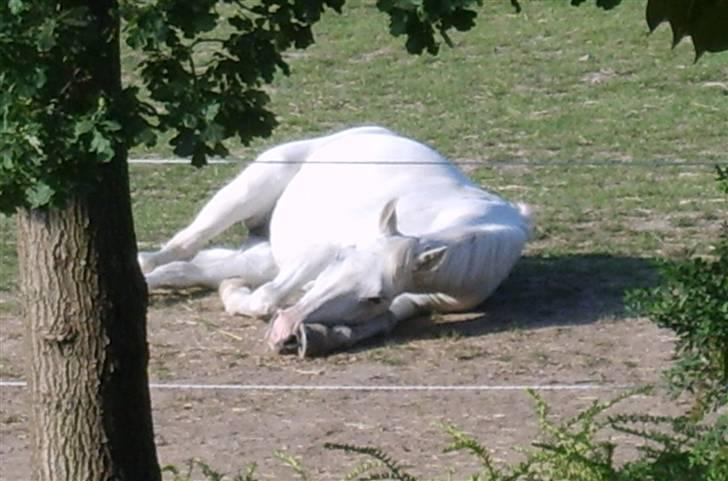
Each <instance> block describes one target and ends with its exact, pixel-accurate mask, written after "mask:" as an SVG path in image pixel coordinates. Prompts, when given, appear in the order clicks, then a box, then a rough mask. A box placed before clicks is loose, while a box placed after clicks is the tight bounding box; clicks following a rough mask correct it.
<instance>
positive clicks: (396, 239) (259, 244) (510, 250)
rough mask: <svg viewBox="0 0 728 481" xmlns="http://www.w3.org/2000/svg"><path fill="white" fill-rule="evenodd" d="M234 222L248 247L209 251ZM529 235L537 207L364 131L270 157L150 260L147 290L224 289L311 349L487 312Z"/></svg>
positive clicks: (437, 158)
mask: <svg viewBox="0 0 728 481" xmlns="http://www.w3.org/2000/svg"><path fill="white" fill-rule="evenodd" d="M236 222H243V223H244V224H245V225H246V226H247V227H248V229H249V230H250V232H251V236H250V237H249V238H248V240H247V241H246V242H245V243H244V244H243V245H242V246H241V248H239V249H238V250H230V249H219V248H215V249H208V250H200V249H201V248H202V247H203V245H204V244H205V243H206V242H207V241H208V240H210V239H211V238H213V237H214V236H216V235H218V234H219V233H221V232H222V231H223V230H225V229H226V228H228V227H229V226H231V225H232V224H234V223H236ZM529 230H530V218H529V214H528V209H527V208H526V206H524V205H521V204H512V203H510V202H507V201H505V200H503V199H501V198H500V197H498V196H496V195H494V194H491V193H488V192H486V191H485V190H483V189H481V188H480V187H479V186H477V185H475V184H474V183H472V182H471V181H470V180H468V179H467V178H466V177H465V176H464V175H463V174H462V173H461V172H460V171H459V170H458V169H457V168H456V167H455V166H454V165H453V164H451V163H450V162H449V161H448V160H447V159H445V158H444V157H443V156H442V155H440V154H439V153H437V152H435V151H434V150H432V149H431V148H429V147H427V146H425V145H423V144H421V143H419V142H416V141H414V140H411V139H408V138H406V137H402V136H399V135H397V134H396V133H394V132H391V131H389V130H387V129H384V128H381V127H360V128H354V129H349V130H345V131H342V132H339V133H336V134H333V135H330V136H326V137H319V138H314V139H310V140H302V141H297V142H290V143H286V144H283V145H279V146H277V147H274V148H271V149H270V150H267V151H265V152H264V153H262V154H261V155H260V156H259V157H258V158H257V159H256V161H255V162H254V163H252V164H250V165H249V166H248V167H247V168H246V169H245V170H243V172H242V173H241V174H240V175H239V176H238V177H237V178H235V179H234V180H233V181H232V182H231V183H230V184H228V185H227V186H225V187H224V188H222V189H221V190H220V191H219V192H218V193H217V194H215V196H214V197H213V198H212V199H211V200H210V201H209V202H208V203H207V204H206V205H205V206H204V207H203V208H202V210H201V211H200V213H199V214H198V215H197V216H196V218H195V219H194V221H193V222H192V223H191V224H190V225H189V226H188V227H186V228H185V229H183V230H181V231H180V232H178V233H177V234H176V235H175V236H174V237H173V238H172V239H171V240H170V241H169V242H167V243H166V244H165V245H164V246H163V247H162V248H161V250H159V251H157V252H154V253H141V254H140V256H139V261H140V264H141V267H142V271H143V272H144V273H145V275H146V279H147V283H148V285H149V287H150V288H156V287H158V286H171V287H182V286H191V285H205V286H210V287H213V288H219V292H220V296H221V298H222V302H223V304H224V306H225V310H226V311H227V312H228V313H230V314H242V315H247V316H252V317H259V318H266V317H273V319H272V322H271V324H270V328H269V330H268V333H267V336H266V337H267V341H268V343H269V345H270V346H271V347H272V348H273V349H275V350H277V351H279V352H280V351H286V350H290V349H291V348H297V349H298V352H299V354H300V355H302V356H304V355H313V354H320V353H324V352H327V351H329V350H332V349H341V348H344V347H348V346H350V345H352V344H354V343H356V342H359V341H361V340H363V339H366V338H368V337H371V336H374V335H377V334H381V333H386V332H389V331H390V330H391V329H392V328H393V327H394V326H395V325H396V324H397V323H398V322H399V321H401V320H403V319H407V318H410V317H412V316H414V315H416V314H419V313H422V312H426V311H439V312H457V311H466V310H468V309H471V308H473V307H475V306H477V305H478V304H480V303H481V302H483V301H484V300H485V299H486V298H487V297H488V296H489V295H490V294H491V293H492V292H493V291H494V290H495V289H496V287H497V286H498V285H499V284H500V283H501V282H502V281H503V280H504V279H505V277H506V276H507V275H508V274H509V272H510V271H511V269H512V268H513V266H514V264H515V263H516V261H517V260H518V259H519V257H520V255H521V251H522V250H523V247H524V245H525V243H526V241H527V239H528V236H529ZM260 232H262V233H263V235H262V236H258V235H256V234H257V233H260Z"/></svg>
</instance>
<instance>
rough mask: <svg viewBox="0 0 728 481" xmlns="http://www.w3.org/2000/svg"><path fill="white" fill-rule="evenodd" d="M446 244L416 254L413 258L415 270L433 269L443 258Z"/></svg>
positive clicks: (438, 265)
mask: <svg viewBox="0 0 728 481" xmlns="http://www.w3.org/2000/svg"><path fill="white" fill-rule="evenodd" d="M446 252H447V247H446V246H441V247H435V248H432V249H428V250H426V251H424V252H420V253H419V254H417V258H416V259H415V272H425V271H434V270H435V269H437V268H438V267H440V264H441V263H442V260H443V259H444V258H445V253H446Z"/></svg>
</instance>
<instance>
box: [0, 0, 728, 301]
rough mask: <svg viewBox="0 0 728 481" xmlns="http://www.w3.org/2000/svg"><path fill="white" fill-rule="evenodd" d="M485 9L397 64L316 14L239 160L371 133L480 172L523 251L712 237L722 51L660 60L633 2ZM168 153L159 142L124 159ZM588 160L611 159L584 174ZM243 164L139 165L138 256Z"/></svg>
mask: <svg viewBox="0 0 728 481" xmlns="http://www.w3.org/2000/svg"><path fill="white" fill-rule="evenodd" d="M487 3H488V5H487V6H486V7H483V9H482V12H481V14H480V21H479V23H478V26H477V27H476V29H475V30H474V31H472V32H468V33H465V34H458V35H457V36H456V37H454V38H455V43H456V47H455V48H453V49H450V48H447V47H445V48H443V49H442V51H441V53H440V55H439V56H437V57H431V56H422V57H414V56H410V55H408V54H406V53H405V51H404V48H403V46H402V45H401V42H400V40H398V39H393V38H390V36H389V34H388V32H387V28H386V18H385V17H384V16H383V15H382V14H380V13H378V12H377V11H376V9H375V8H374V7H373V6H372V5H371V4H369V3H367V2H361V1H353V2H350V4H349V5H348V6H347V8H346V9H345V12H344V14H343V15H336V14H333V13H332V14H329V15H327V17H326V18H325V19H324V21H323V22H322V23H321V25H320V26H319V27H318V28H317V29H316V37H317V40H318V42H317V44H316V45H315V46H313V47H312V48H310V49H309V50H307V51H302V52H291V53H290V54H289V55H288V59H289V61H290V63H291V65H292V70H293V74H292V75H291V76H290V77H287V78H279V79H278V81H277V82H276V83H275V84H274V85H273V86H272V87H270V93H271V97H272V100H273V104H272V108H273V110H274V111H275V112H276V113H277V114H278V117H279V121H280V127H279V128H278V129H277V130H276V132H275V134H274V136H273V138H272V139H265V140H260V141H258V142H257V143H256V144H255V145H253V146H251V147H249V148H245V147H243V146H241V145H236V144H234V143H233V144H231V148H232V151H233V153H234V155H235V156H236V157H239V158H242V159H250V158H252V157H253V156H254V155H255V153H256V152H258V151H260V149H261V148H263V147H265V146H267V145H271V144H274V143H276V142H279V141H282V140H286V139H291V138H296V137H300V136H306V135H311V134H315V133H321V132H328V131H331V130H334V129H337V128H342V127H344V126H350V125H356V124H363V123H377V124H382V125H386V126H388V127H390V128H393V129H395V130H399V131H400V132H403V133H405V134H407V135H410V136H412V137H415V138H417V139H420V140H423V141H426V142H428V143H430V144H431V145H433V146H435V147H436V148H438V149H439V150H440V151H441V152H443V153H444V154H446V155H447V156H449V157H450V158H452V159H456V160H466V159H467V160H469V161H480V162H482V164H481V165H480V166H478V165H475V166H472V165H470V166H469V170H470V171H471V174H472V175H473V176H474V177H475V178H477V179H478V180H480V181H482V183H483V184H485V185H487V186H488V187H489V188H491V189H493V190H495V191H497V192H500V193H503V194H504V195H506V196H508V197H510V198H514V199H518V200H521V201H526V202H529V203H531V204H533V205H534V207H535V208H536V210H537V212H538V231H537V241H536V242H535V243H534V244H533V245H532V248H531V249H532V251H531V252H538V253H540V254H546V255H548V254H563V253H565V252H582V253H583V252H609V253H625V254H630V255H639V256H646V257H653V256H656V255H661V254H663V253H667V254H670V255H673V254H676V253H678V252H680V251H681V250H684V249H692V248H694V247H697V248H698V249H701V248H704V244H705V242H706V241H707V240H708V239H709V238H710V233H711V229H706V227H708V226H710V225H714V224H716V222H715V220H716V219H717V218H720V217H721V216H722V217H725V216H726V210H727V209H728V208H727V207H726V205H725V203H724V202H722V201H721V198H720V197H719V196H718V195H717V193H716V192H715V189H713V186H712V185H711V182H710V178H711V177H712V171H711V167H710V165H709V164H710V163H711V162H726V160H727V157H726V155H727V154H726V151H727V150H728V140H726V124H727V122H728V121H726V112H728V57H726V56H725V55H722V56H721V55H712V56H711V55H708V56H706V57H705V58H704V59H702V60H701V61H700V62H699V63H697V64H693V63H692V60H693V54H692V47H691V46H690V45H689V42H688V41H686V42H684V43H683V44H681V45H680V46H678V47H677V48H676V49H674V50H671V49H670V48H669V41H670V33H669V29H668V28H667V27H665V28H662V29H660V30H658V31H657V32H656V33H655V34H654V35H652V36H647V34H646V27H645V26H644V22H643V15H642V5H641V3H642V2H625V4H624V5H623V6H621V7H620V8H619V9H617V10H615V11H613V12H603V11H602V10H599V9H596V8H594V7H591V6H588V7H582V8H570V7H567V6H563V5H557V2H528V3H525V4H524V7H525V8H524V12H522V13H521V14H514V13H513V10H512V9H511V7H510V5H509V4H508V3H509V2H505V1H504V2H487ZM125 58H126V59H127V61H126V66H127V67H128V70H127V77H126V78H127V79H128V80H129V79H133V76H134V72H133V68H132V66H133V61H132V60H133V59H132V56H131V55H126V57H125ZM166 154H169V149H168V147H167V146H165V145H160V146H158V147H156V148H155V149H154V151H153V152H147V151H143V150H136V151H134V152H132V155H133V156H153V155H166ZM595 161H596V162H601V161H610V162H616V163H617V165H602V166H588V165H586V164H589V163H592V162H595ZM513 162H516V163H518V164H519V165H518V166H512V165H509V164H510V163H513ZM665 162H667V163H669V164H671V166H668V167H665V166H661V165H657V164H659V163H665ZM685 163H702V164H708V165H701V166H687V165H685ZM681 164H682V165H681ZM239 169H240V166H214V167H208V168H206V169H202V170H196V169H193V168H191V167H180V166H167V167H149V166H133V167H132V168H131V173H132V188H133V199H134V206H135V207H134V208H135V215H136V225H137V233H138V237H139V239H141V242H142V244H143V245H144V246H145V247H147V248H148V247H151V246H153V245H155V244H158V243H159V242H162V241H163V240H164V239H166V238H168V237H169V235H170V234H172V233H173V232H174V231H175V230H176V229H178V228H179V227H181V226H182V225H183V224H184V223H185V222H187V221H188V220H189V219H190V217H191V215H192V212H193V211H194V210H195V209H196V208H197V207H199V206H200V205H201V203H202V202H203V201H204V199H205V198H206V197H208V196H209V195H210V194H211V193H212V192H213V191H214V190H215V189H216V188H218V187H219V186H220V185H221V184H223V183H224V182H225V181H226V180H227V179H229V178H230V177H232V176H233V175H234V174H235V172H237V171H238V170H239ZM170 186H172V187H170ZM13 231H14V225H13V221H12V219H10V218H7V217H3V218H0V232H1V238H0V289H2V290H9V289H12V288H13V285H14V284H15V279H16V259H15V254H14V233H13ZM237 234H240V232H237ZM238 237H239V235H238V236H237V237H236V233H234V234H233V235H229V236H228V237H227V238H225V239H223V240H224V241H227V242H233V241H235V240H237V238H238Z"/></svg>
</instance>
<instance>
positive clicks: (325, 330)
mask: <svg viewBox="0 0 728 481" xmlns="http://www.w3.org/2000/svg"><path fill="white" fill-rule="evenodd" d="M295 337H296V346H297V349H296V351H297V353H298V357H300V358H301V359H303V358H307V357H318V356H325V355H326V354H329V353H331V352H332V351H336V350H338V349H343V348H345V347H349V346H350V345H351V338H352V331H351V327H349V326H344V325H341V326H327V325H324V324H301V325H300V326H299V328H298V330H296V333H295Z"/></svg>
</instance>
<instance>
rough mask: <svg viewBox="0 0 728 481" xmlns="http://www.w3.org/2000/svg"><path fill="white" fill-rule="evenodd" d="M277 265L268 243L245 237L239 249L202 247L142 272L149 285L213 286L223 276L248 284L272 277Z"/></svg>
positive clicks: (220, 280) (218, 283)
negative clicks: (188, 257)
mask: <svg viewBox="0 0 728 481" xmlns="http://www.w3.org/2000/svg"><path fill="white" fill-rule="evenodd" d="M277 273H278V268H277V267H276V264H275V262H274V261H273V255H272V253H271V249H270V243H269V242H268V241H267V240H264V239H258V238H248V240H247V241H246V242H245V243H244V244H243V245H242V246H241V248H240V249H237V250H233V249H222V248H214V249H205V250H203V251H200V252H199V253H198V254H197V255H196V256H195V257H193V258H192V259H191V260H189V261H175V262H170V263H169V264H165V265H163V266H160V267H157V268H156V269H154V270H153V271H152V272H151V273H149V274H147V275H146V280H147V285H148V287H149V288H150V289H154V288H157V287H190V286H204V287H210V288H212V289H217V288H218V287H219V286H220V284H221V283H222V281H223V280H225V279H229V278H231V277H235V278H238V279H239V282H241V283H244V284H245V285H247V286H250V287H257V286H259V285H261V284H263V283H265V282H268V281H270V280H271V279H273V278H274V277H275V276H276V274H277Z"/></svg>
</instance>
